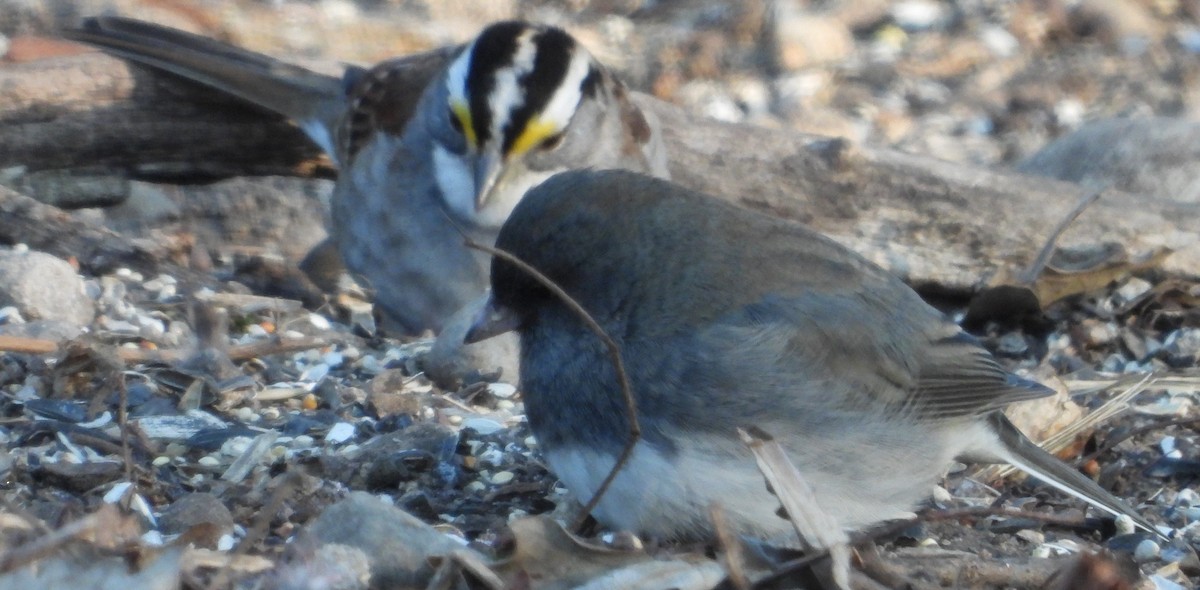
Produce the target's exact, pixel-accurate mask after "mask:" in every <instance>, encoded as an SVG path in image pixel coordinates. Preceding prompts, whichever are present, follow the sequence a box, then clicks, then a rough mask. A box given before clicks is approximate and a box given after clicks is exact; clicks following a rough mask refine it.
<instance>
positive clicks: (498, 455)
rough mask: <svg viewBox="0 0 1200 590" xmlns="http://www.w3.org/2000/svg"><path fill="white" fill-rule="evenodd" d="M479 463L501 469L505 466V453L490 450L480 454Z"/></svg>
mask: <svg viewBox="0 0 1200 590" xmlns="http://www.w3.org/2000/svg"><path fill="white" fill-rule="evenodd" d="M479 462H480V463H483V464H485V465H488V466H491V467H499V466H500V465H503V464H504V451H501V450H500V449H488V450H486V451H484V452H482V453H480V454H479Z"/></svg>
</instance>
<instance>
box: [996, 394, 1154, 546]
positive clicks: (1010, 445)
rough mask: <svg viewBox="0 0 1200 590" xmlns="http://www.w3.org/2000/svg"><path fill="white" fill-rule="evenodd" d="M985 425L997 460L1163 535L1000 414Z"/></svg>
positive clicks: (1123, 503) (1131, 508)
mask: <svg viewBox="0 0 1200 590" xmlns="http://www.w3.org/2000/svg"><path fill="white" fill-rule="evenodd" d="M988 425H989V426H990V427H991V429H992V431H993V432H994V433H995V434H996V437H997V438H998V439H999V442H1000V446H1001V447H1002V448H1001V449H993V452H994V453H995V454H996V455H997V457H996V458H997V459H1000V460H1001V461H1003V462H1005V463H1009V464H1011V465H1013V466H1014V467H1017V468H1019V469H1020V470H1022V471H1024V472H1026V473H1028V474H1030V475H1032V476H1034V477H1037V478H1038V479H1040V480H1042V481H1044V482H1046V483H1047V484H1050V485H1051V486H1053V487H1055V488H1057V489H1059V490H1060V491H1062V492H1064V493H1067V494H1070V495H1072V496H1074V497H1076V498H1079V499H1080V500H1083V501H1084V502H1087V503H1088V504H1091V505H1092V506H1095V507H1096V508H1099V509H1100V510H1103V511H1105V512H1107V513H1109V514H1111V515H1113V516H1119V515H1121V514H1124V515H1126V516H1128V517H1129V518H1132V519H1133V522H1134V524H1136V525H1137V526H1139V527H1141V528H1143V529H1145V530H1146V531H1149V532H1151V533H1154V534H1156V535H1158V536H1159V537H1163V538H1164V539H1165V538H1166V537H1164V536H1163V534H1162V533H1160V532H1158V529H1157V528H1155V527H1154V525H1152V524H1150V521H1148V520H1146V519H1145V518H1142V516H1141V515H1140V514H1138V513H1137V512H1136V511H1134V509H1133V507H1131V506H1130V505H1129V504H1126V503H1125V502H1124V501H1122V500H1121V499H1120V498H1117V497H1116V496H1113V495H1112V494H1110V493H1108V491H1107V490H1105V489H1104V488H1102V487H1100V486H1099V484H1097V483H1096V482H1094V481H1092V480H1091V478H1089V477H1087V476H1086V475H1084V474H1082V473H1080V472H1079V471H1077V470H1075V469H1074V468H1073V467H1071V466H1070V465H1067V464H1066V463H1063V462H1062V461H1059V460H1058V459H1056V458H1055V457H1053V456H1052V455H1050V454H1049V453H1047V452H1046V451H1044V450H1042V448H1041V447H1039V446H1037V445H1036V444H1034V443H1033V441H1031V440H1029V439H1028V438H1026V437H1025V435H1024V434H1022V433H1021V431H1020V430H1017V427H1016V426H1013V424H1012V422H1009V421H1008V418H1006V417H1005V416H1004V414H1002V413H1000V412H995V413H993V414H992V415H991V416H990V417H989V419H988Z"/></svg>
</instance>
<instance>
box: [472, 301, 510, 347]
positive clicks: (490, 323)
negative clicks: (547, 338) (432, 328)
mask: <svg viewBox="0 0 1200 590" xmlns="http://www.w3.org/2000/svg"><path fill="white" fill-rule="evenodd" d="M518 319H519V318H518V316H517V314H516V313H515V312H513V310H511V309H509V308H507V307H504V306H503V305H499V304H497V303H496V300H495V299H494V298H492V297H491V296H489V297H488V300H487V303H486V304H484V306H483V308H482V309H480V310H479V314H478V315H476V316H475V320H474V321H472V322H471V327H470V328H469V329H468V330H467V335H466V337H464V338H463V343H465V344H475V343H476V342H479V341H481V340H487V339H488V338H491V337H493V336H499V335H501V334H503V333H505V332H511V331H513V330H516V329H517V327H518V325H519V323H520V322H519V321H518Z"/></svg>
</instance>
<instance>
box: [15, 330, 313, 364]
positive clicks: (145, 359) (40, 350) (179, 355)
mask: <svg viewBox="0 0 1200 590" xmlns="http://www.w3.org/2000/svg"><path fill="white" fill-rule="evenodd" d="M327 344H329V343H328V342H326V341H325V340H322V339H319V338H294V339H290V340H275V339H271V340H265V341H263V342H253V343H251V344H242V345H239V346H231V347H229V359H230V360H231V361H234V362H238V361H245V360H250V359H252V358H255V357H260V356H267V355H271V354H286V353H289V352H300V351H302V350H308V349H311V348H320V347H322V346H325V345H327ZM58 346H59V343H58V342H56V341H54V340H45V339H41V338H22V337H17V336H0V352H15V353H18V354H52V353H54V351H56V350H58ZM117 356H118V357H120V359H121V360H122V361H124V362H126V363H152V362H164V363H171V362H178V361H181V360H183V359H184V357H185V354H184V352H183V351H180V350H146V349H142V348H118V349H117Z"/></svg>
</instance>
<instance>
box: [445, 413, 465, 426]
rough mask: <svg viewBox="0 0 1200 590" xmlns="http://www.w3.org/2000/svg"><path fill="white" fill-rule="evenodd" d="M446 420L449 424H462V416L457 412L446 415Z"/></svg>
mask: <svg viewBox="0 0 1200 590" xmlns="http://www.w3.org/2000/svg"><path fill="white" fill-rule="evenodd" d="M446 421H447V422H449V423H450V424H453V425H455V426H458V425H459V424H462V422H463V417H462V416H459V415H458V414H451V415H449V416H447V417H446Z"/></svg>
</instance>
